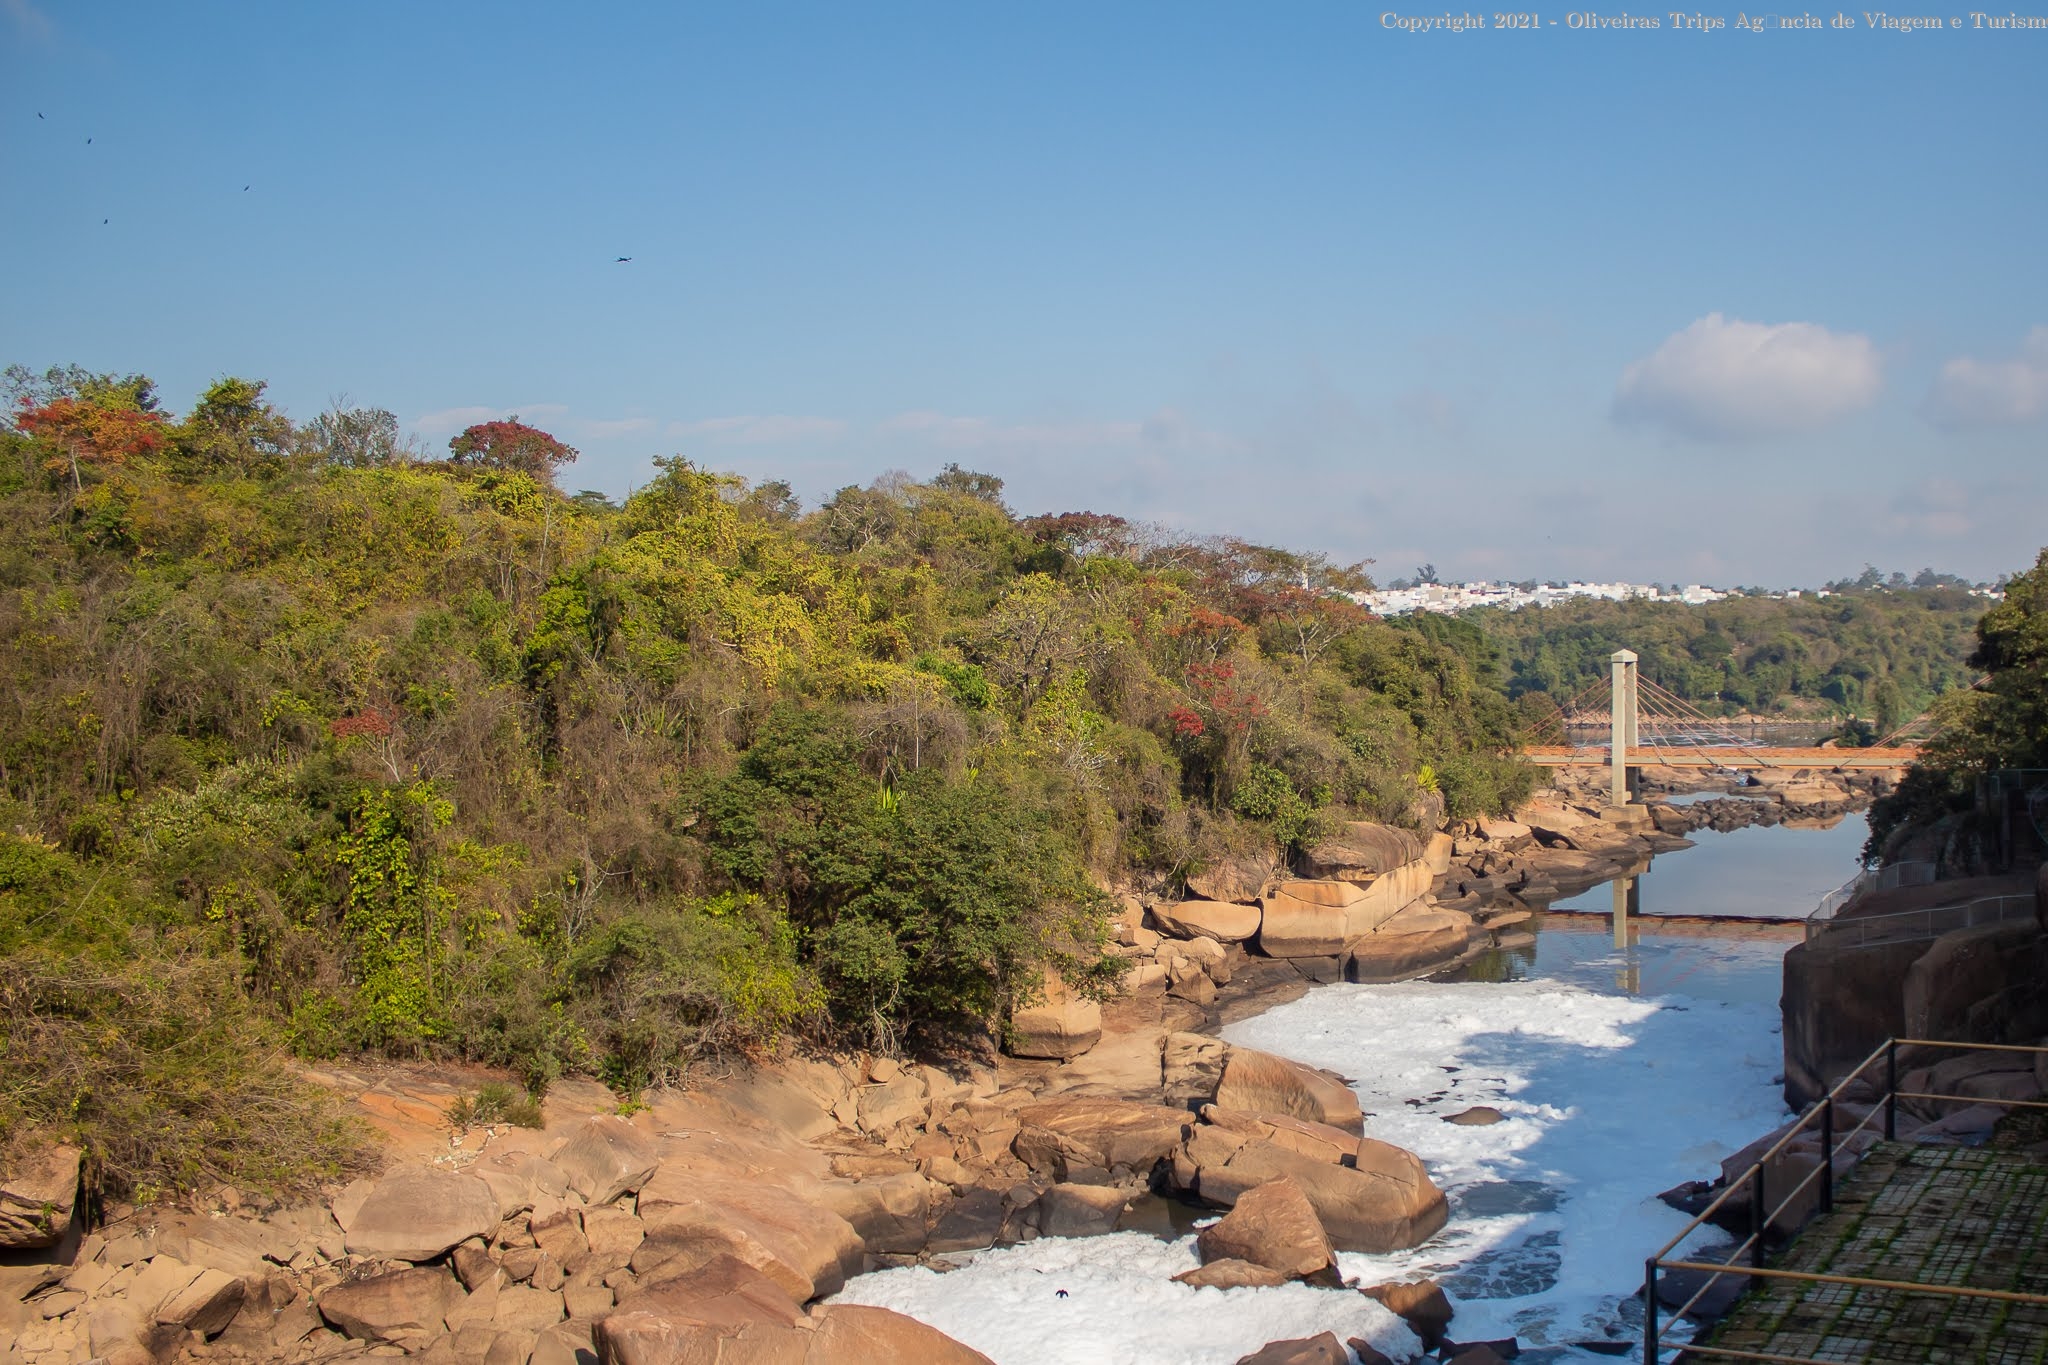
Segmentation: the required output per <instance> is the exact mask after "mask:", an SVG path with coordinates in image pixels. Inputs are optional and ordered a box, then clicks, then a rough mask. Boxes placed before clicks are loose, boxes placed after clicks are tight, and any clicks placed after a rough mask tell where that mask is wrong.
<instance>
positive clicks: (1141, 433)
mask: <svg viewBox="0 0 2048 1365" xmlns="http://www.w3.org/2000/svg"><path fill="white" fill-rule="evenodd" d="M875 430H876V432H877V434H879V435H882V436H897V437H910V438H913V439H917V440H922V441H928V442H930V443H931V444H933V445H935V446H939V447H940V448H942V449H945V450H951V451H995V452H1005V451H1038V452H1059V451H1100V450H1158V449H1162V448H1174V449H1184V450H1185V449H1212V450H1213V449H1222V448H1225V447H1227V446H1231V445H1234V444H1235V443H1234V442H1233V441H1232V440H1231V439H1230V438H1229V437H1227V436H1224V435H1222V434H1221V433H1219V432H1214V431H1208V430H1205V429H1204V428H1201V427H1198V426H1196V425H1194V424H1193V423H1191V422H1190V421H1188V419H1187V418H1186V417H1185V416H1184V415H1182V414H1181V413H1180V412H1177V411H1175V410H1174V409H1172V408H1160V409H1159V410H1158V411H1156V412H1154V413H1153V414H1152V415H1151V416H1149V417H1147V418H1145V419H1144V420H1143V421H1136V422H1133V421H1084V422H998V421H994V420H992V419H990V418H987V417H955V416H951V415H949V414H946V413H942V412H928V411H919V412H904V413H898V414H897V415H896V416H894V417H891V418H889V419H888V420H886V421H884V422H882V423H880V424H879V425H878V426H877V427H876V429H875Z"/></svg>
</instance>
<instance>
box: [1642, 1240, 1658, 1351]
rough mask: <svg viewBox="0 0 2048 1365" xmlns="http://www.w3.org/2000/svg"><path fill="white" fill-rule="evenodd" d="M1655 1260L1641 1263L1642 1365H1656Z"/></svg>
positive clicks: (1653, 1258) (1652, 1258) (1654, 1258)
mask: <svg viewBox="0 0 2048 1365" xmlns="http://www.w3.org/2000/svg"><path fill="white" fill-rule="evenodd" d="M1658 1354H1659V1352H1658V1347H1657V1258H1656V1257H1655V1256H1652V1257H1651V1258H1650V1259H1649V1260H1647V1261H1644V1262H1643V1365H1657V1356H1658Z"/></svg>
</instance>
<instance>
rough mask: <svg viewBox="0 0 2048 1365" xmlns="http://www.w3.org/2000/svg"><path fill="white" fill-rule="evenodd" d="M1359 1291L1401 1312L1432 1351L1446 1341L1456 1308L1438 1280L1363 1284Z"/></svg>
mask: <svg viewBox="0 0 2048 1365" xmlns="http://www.w3.org/2000/svg"><path fill="white" fill-rule="evenodd" d="M1358 1292H1359V1293H1361V1294H1363V1295H1365V1296H1366V1297H1367V1298H1369V1299H1374V1300H1377V1301H1378V1302H1380V1303H1383V1304H1385V1305H1386V1306H1387V1310H1388V1311H1389V1312H1391V1313H1395V1314H1397V1315H1399V1317H1400V1318H1401V1320H1402V1321H1403V1322H1405V1323H1407V1324H1408V1325H1409V1326H1410V1327H1411V1328H1413V1329H1414V1331H1415V1335H1416V1336H1418V1337H1421V1338H1422V1345H1423V1347H1424V1349H1426V1350H1432V1351H1433V1350H1435V1349H1436V1348H1437V1347H1438V1346H1441V1345H1442V1344H1443V1341H1444V1337H1445V1335H1446V1329H1448V1328H1449V1327H1450V1325H1451V1318H1452V1316H1453V1314H1454V1311H1455V1310H1453V1309H1452V1307H1451V1301H1450V1298H1449V1297H1448V1296H1447V1295H1446V1294H1445V1293H1444V1291H1443V1288H1442V1287H1441V1286H1440V1285H1438V1284H1437V1282H1436V1281H1435V1280H1399V1281H1395V1282H1392V1283H1389V1284H1376V1285H1372V1286H1369V1287H1362V1288H1360V1289H1359V1291H1358Z"/></svg>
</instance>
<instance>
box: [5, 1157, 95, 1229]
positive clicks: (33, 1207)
mask: <svg viewBox="0 0 2048 1365" xmlns="http://www.w3.org/2000/svg"><path fill="white" fill-rule="evenodd" d="M81 1155H82V1153H81V1152H80V1151H79V1149H78V1148H76V1147H72V1146H67V1145H65V1144H62V1143H59V1144H57V1145H55V1146H51V1147H44V1148H42V1149H40V1150H38V1151H32V1152H29V1153H27V1154H26V1155H25V1156H24V1157H23V1158H22V1159H21V1160H19V1161H18V1162H16V1163H15V1164H14V1165H12V1166H10V1167H8V1168H7V1169H5V1170H0V1251H22V1250H27V1249H28V1248H30V1247H47V1246H55V1245H56V1244H57V1243H58V1242H59V1241H61V1240H63V1237H64V1234H65V1233H66V1232H68V1231H70V1230H71V1214H72V1211H73V1209H75V1208H76V1207H77V1204H78V1162H79V1158H80V1156H81Z"/></svg>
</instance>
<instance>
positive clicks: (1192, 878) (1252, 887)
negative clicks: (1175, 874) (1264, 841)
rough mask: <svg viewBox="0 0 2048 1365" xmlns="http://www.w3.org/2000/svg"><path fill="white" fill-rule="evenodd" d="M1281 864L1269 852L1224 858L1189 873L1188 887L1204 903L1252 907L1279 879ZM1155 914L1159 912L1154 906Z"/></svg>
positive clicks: (1189, 892) (1191, 893)
mask: <svg viewBox="0 0 2048 1365" xmlns="http://www.w3.org/2000/svg"><path fill="white" fill-rule="evenodd" d="M1279 872H1280V862H1279V860H1278V859H1277V858H1275V857H1274V856H1273V855H1271V854H1270V853H1256V854H1251V853H1248V854H1241V855H1239V856H1237V857H1234V858H1224V859H1222V860H1220V861H1218V862H1216V863H1215V864H1213V865H1212V866H1209V867H1205V868H1203V869H1201V870H1200V871H1198V872H1191V873H1189V874H1188V879H1187V887H1188V894H1189V895H1190V896H1194V897H1197V898H1198V899H1201V900H1205V901H1236V902H1237V903H1238V904H1240V905H1250V904H1251V903H1252V902H1254V901H1256V900H1258V899H1259V897H1260V896H1262V895H1264V894H1265V892H1266V886H1267V884H1268V883H1269V882H1271V881H1272V880H1273V878H1274V877H1276V876H1278V875H1279ZM1152 913H1153V914H1155V915H1156V914H1158V913H1159V911H1158V909H1157V908H1156V907H1155V908H1154V909H1153V912H1152Z"/></svg>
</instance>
